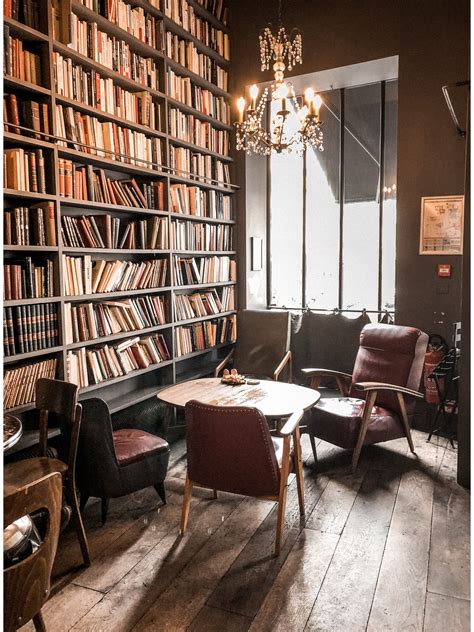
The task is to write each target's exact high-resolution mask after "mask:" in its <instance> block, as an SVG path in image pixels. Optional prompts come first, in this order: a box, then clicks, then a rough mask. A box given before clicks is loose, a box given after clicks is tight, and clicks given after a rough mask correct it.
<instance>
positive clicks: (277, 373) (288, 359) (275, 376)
mask: <svg viewBox="0 0 474 632" xmlns="http://www.w3.org/2000/svg"><path fill="white" fill-rule="evenodd" d="M288 363H289V375H288V381H289V382H292V381H293V372H292V364H291V351H287V352H286V353H285V355H284V356H283V359H282V361H281V362H280V364H279V365H278V366H277V368H276V369H275V371H274V373H273V379H274V380H275V382H278V380H279V378H280V373H281V372H282V371H283V369H284V368H285V366H286V365H287V364H288Z"/></svg>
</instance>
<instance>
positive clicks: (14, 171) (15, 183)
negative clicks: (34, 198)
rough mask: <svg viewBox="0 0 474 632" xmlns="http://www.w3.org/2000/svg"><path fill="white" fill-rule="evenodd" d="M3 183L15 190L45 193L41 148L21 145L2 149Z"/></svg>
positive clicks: (44, 173)
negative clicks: (30, 148)
mask: <svg viewBox="0 0 474 632" xmlns="http://www.w3.org/2000/svg"><path fill="white" fill-rule="evenodd" d="M3 184H4V186H5V187H7V188H8V189H15V190H16V191H31V192H33V193H46V172H45V167H44V155H43V150H42V149H32V150H31V151H27V150H25V149H23V148H22V147H15V148H12V149H5V150H4V151H3Z"/></svg>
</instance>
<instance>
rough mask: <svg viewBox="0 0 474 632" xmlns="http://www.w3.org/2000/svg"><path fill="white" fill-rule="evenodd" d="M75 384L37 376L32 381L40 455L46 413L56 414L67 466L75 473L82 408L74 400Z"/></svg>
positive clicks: (44, 450)
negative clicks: (38, 427) (38, 424)
mask: <svg viewBox="0 0 474 632" xmlns="http://www.w3.org/2000/svg"><path fill="white" fill-rule="evenodd" d="M78 394H79V387H78V386H77V385H76V384H71V383H70V382H64V381H62V380H52V379H48V378H40V379H39V380H37V381H36V400H35V402H36V408H37V409H38V410H39V411H40V444H39V448H40V455H41V456H47V448H48V422H49V416H50V414H51V413H52V414H54V415H56V417H57V420H58V421H59V423H60V425H61V432H62V433H64V434H65V439H66V441H65V444H66V445H65V449H66V452H67V463H68V469H69V471H70V473H71V475H72V476H74V474H75V468H76V456H77V447H78V441H79V430H80V425H81V413H82V407H81V405H80V404H78V402H77V398H78Z"/></svg>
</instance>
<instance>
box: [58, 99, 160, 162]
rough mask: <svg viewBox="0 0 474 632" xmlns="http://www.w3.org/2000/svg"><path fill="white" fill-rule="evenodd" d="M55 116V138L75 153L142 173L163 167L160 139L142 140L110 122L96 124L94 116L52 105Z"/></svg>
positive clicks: (143, 137) (142, 137)
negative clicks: (129, 166) (130, 166)
mask: <svg viewBox="0 0 474 632" xmlns="http://www.w3.org/2000/svg"><path fill="white" fill-rule="evenodd" d="M55 115H56V130H57V134H58V136H60V137H61V138H64V139H68V141H70V143H72V145H73V147H74V149H77V150H78V151H82V152H84V153H86V154H93V155H95V156H101V157H104V158H109V159H111V160H118V161H120V162H126V163H131V164H136V165H138V166H141V167H143V168H146V169H152V168H153V167H156V166H157V165H162V164H163V147H162V143H163V141H162V140H161V138H156V137H149V136H146V135H145V134H143V133H142V132H137V131H135V130H132V129H128V128H127V127H122V126H121V125H117V124H116V123H113V122H112V121H99V119H97V118H96V117H95V116H89V115H88V114H82V113H81V112H79V111H77V110H74V109H73V108H71V107H65V106H62V105H56V109H55ZM59 144H60V145H67V144H68V143H67V142H64V141H60V143H59Z"/></svg>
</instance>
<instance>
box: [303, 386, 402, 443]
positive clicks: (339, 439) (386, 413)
mask: <svg viewBox="0 0 474 632" xmlns="http://www.w3.org/2000/svg"><path fill="white" fill-rule="evenodd" d="M364 406H365V401H364V400H362V399H356V398H354V397H334V398H329V399H321V400H319V402H318V404H317V405H316V406H314V408H313V409H312V410H311V416H310V418H309V420H308V428H309V430H310V432H311V433H312V434H314V435H315V436H316V437H319V438H320V439H323V441H327V442H328V443H332V444H334V445H338V446H340V447H341V448H346V449H349V450H351V449H353V448H355V446H356V443H357V437H358V436H359V430H360V424H361V422H362V413H363V410H364ZM404 436H405V434H404V432H403V426H402V423H401V421H400V419H399V418H398V415H397V414H396V413H393V412H392V411H390V410H387V409H386V408H382V407H381V406H374V407H373V409H372V414H371V417H370V422H369V426H368V428H367V434H366V435H365V440H364V445H371V444H372V443H381V442H383V441H390V440H391V439H399V438H400V437H404Z"/></svg>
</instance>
